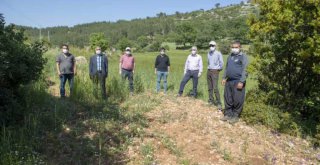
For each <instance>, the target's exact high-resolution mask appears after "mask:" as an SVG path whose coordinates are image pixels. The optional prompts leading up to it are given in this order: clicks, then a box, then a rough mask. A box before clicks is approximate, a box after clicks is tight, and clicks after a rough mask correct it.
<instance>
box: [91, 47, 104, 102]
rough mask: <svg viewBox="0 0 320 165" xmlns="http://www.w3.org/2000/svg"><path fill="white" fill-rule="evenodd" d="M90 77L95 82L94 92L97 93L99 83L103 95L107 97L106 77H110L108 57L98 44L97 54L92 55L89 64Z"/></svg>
mask: <svg viewBox="0 0 320 165" xmlns="http://www.w3.org/2000/svg"><path fill="white" fill-rule="evenodd" d="M89 74H90V79H91V80H92V82H93V83H94V89H93V90H94V94H95V95H97V88H98V84H100V88H101V95H102V98H103V99H106V97H107V95H106V78H107V77H108V58H107V56H106V55H105V54H103V53H102V51H101V47H100V46H97V47H96V49H95V55H93V56H91V58H90V64H89Z"/></svg>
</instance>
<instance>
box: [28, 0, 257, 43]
mask: <svg viewBox="0 0 320 165" xmlns="http://www.w3.org/2000/svg"><path fill="white" fill-rule="evenodd" d="M257 11H258V10H257V7H256V6H254V5H251V4H239V5H232V6H227V7H223V8H219V6H216V7H215V8H214V9H211V10H207V11H204V10H198V11H193V12H190V13H180V12H176V13H175V14H173V15H167V14H166V13H159V14H157V16H155V17H147V18H143V19H142V18H141V19H133V20H130V21H126V20H118V21H117V22H93V23H88V24H80V25H76V26H74V27H67V26H60V27H48V28H43V29H41V34H42V35H41V37H42V38H43V39H44V40H50V43H51V44H52V45H54V46H57V45H60V44H62V43H68V44H71V45H75V46H79V47H84V46H87V45H88V43H89V37H90V34H92V33H97V32H99V33H103V34H104V35H105V37H106V38H107V39H108V42H109V44H110V47H117V45H118V43H119V42H120V41H122V40H126V39H129V41H128V42H130V41H131V43H132V41H134V43H132V44H133V46H134V47H136V48H137V49H140V48H144V47H146V46H148V45H150V44H155V43H159V42H160V43H161V42H162V41H168V42H176V43H178V44H182V45H183V44H186V43H191V44H196V45H197V46H200V47H201V46H203V44H205V45H207V42H208V41H210V40H212V39H214V40H223V39H226V40H233V39H238V40H241V41H242V42H248V39H247V35H246V34H247V33H248V26H247V24H246V19H247V17H248V14H249V13H257ZM106 14H107V13H106ZM23 28H24V29H25V30H26V31H25V32H26V34H27V36H29V38H30V39H31V40H32V41H36V40H39V37H40V29H38V28H31V27H23ZM48 36H49V37H48Z"/></svg>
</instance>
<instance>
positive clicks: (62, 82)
mask: <svg viewBox="0 0 320 165" xmlns="http://www.w3.org/2000/svg"><path fill="white" fill-rule="evenodd" d="M73 77H74V75H73V74H62V75H60V96H61V97H65V96H66V93H65V86H66V82H67V80H68V81H69V87H70V95H71V93H72V89H73Z"/></svg>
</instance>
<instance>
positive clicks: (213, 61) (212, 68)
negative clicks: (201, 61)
mask: <svg viewBox="0 0 320 165" xmlns="http://www.w3.org/2000/svg"><path fill="white" fill-rule="evenodd" d="M216 45H217V44H216V42H215V41H211V42H210V43H209V46H210V51H209V53H208V72H207V82H208V91H209V100H208V102H209V104H215V105H217V106H218V110H220V111H221V110H222V106H221V100H220V93H219V88H218V81H219V73H220V71H221V70H222V68H223V57H222V54H221V53H220V52H219V51H218V50H216ZM213 92H214V94H215V97H216V101H214V98H213Z"/></svg>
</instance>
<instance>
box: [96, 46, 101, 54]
mask: <svg viewBox="0 0 320 165" xmlns="http://www.w3.org/2000/svg"><path fill="white" fill-rule="evenodd" d="M95 50H96V54H101V47H100V46H97V47H96V49H95Z"/></svg>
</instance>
